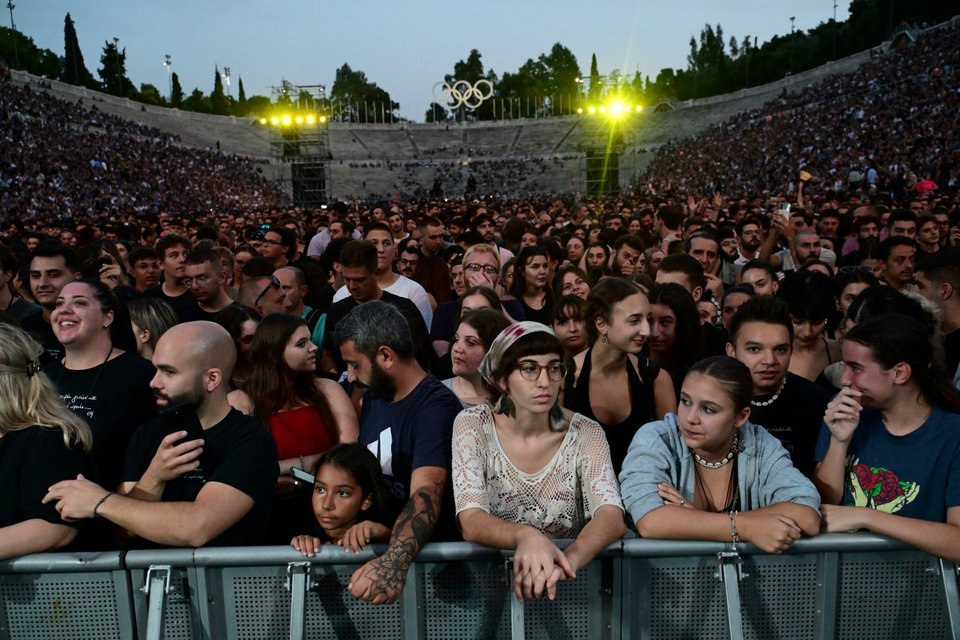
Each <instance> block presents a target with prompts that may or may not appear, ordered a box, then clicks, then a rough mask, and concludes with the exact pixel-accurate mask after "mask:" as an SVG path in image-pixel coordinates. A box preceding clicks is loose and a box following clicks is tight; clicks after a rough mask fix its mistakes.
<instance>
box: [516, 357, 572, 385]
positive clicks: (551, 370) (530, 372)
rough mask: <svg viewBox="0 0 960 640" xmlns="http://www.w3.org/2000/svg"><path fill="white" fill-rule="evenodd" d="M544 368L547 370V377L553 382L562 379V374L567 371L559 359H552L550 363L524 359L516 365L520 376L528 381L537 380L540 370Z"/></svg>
mask: <svg viewBox="0 0 960 640" xmlns="http://www.w3.org/2000/svg"><path fill="white" fill-rule="evenodd" d="M544 369H546V370H547V377H548V378H550V379H551V380H553V381H554V382H556V381H557V380H562V379H563V376H565V375H566V373H567V367H566V366H565V365H564V364H563V363H562V362H560V361H559V360H554V361H553V362H551V363H550V364H537V363H536V362H531V361H529V360H525V361H523V362H521V363H520V364H518V365H517V371H519V372H520V377H521V378H523V379H524V380H529V381H530V382H536V381H537V380H539V379H540V372H541V371H543V370H544Z"/></svg>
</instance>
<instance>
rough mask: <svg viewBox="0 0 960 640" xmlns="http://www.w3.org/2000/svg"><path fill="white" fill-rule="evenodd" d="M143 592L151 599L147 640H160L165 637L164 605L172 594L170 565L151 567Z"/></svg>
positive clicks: (148, 608)
mask: <svg viewBox="0 0 960 640" xmlns="http://www.w3.org/2000/svg"><path fill="white" fill-rule="evenodd" d="M143 592H144V593H145V594H147V595H148V596H149V597H150V600H149V604H148V606H147V634H146V638H145V640H160V638H162V637H163V614H164V604H165V603H166V599H167V594H168V593H170V565H150V568H149V569H147V577H146V580H144V582H143Z"/></svg>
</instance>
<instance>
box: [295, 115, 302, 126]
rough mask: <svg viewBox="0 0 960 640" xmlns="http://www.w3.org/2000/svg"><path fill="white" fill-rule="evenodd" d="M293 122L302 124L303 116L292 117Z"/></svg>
mask: <svg viewBox="0 0 960 640" xmlns="http://www.w3.org/2000/svg"><path fill="white" fill-rule="evenodd" d="M294 122H296V123H297V124H303V116H297V117H296V118H294Z"/></svg>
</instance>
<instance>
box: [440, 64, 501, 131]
mask: <svg viewBox="0 0 960 640" xmlns="http://www.w3.org/2000/svg"><path fill="white" fill-rule="evenodd" d="M443 79H444V82H446V83H447V85H448V86H450V87H453V83H454V82H457V81H460V80H463V81H465V82H469V83H470V85H471V86H476V83H477V82H479V81H480V80H486V81H488V82H489V83H490V84H491V85H492V86H493V88H494V90H496V87H497V84H498V82H497V74H495V73H494V72H493V70H492V69H491V70H490V71H485V70H484V68H483V56H481V55H480V52H479V51H478V50H476V49H471V50H470V54H469V55H467V59H466V60H458V61H457V62H456V63H455V64H454V65H453V73H452V74H450V73H448V74H447V75H445V76H444V77H443ZM478 89H480V90H481V91H482V92H483V95H484V96H486V95H487V91H486V85H485V83H484V84H481V86H480V87H478ZM476 102H477V101H476V100H471V103H473V104H476ZM446 106H449V105H446ZM493 114H494V110H493V94H492V93H491V94H490V99H488V100H484V101H483V102H481V103H480V106H479V108H477V109H469V108H468V107H467V106H466V105H460V106H458V107H457V108H456V115H454V113H453V112H452V111H451V114H450V117H451V118H454V117H456V118H457V119H459V120H492V119H493Z"/></svg>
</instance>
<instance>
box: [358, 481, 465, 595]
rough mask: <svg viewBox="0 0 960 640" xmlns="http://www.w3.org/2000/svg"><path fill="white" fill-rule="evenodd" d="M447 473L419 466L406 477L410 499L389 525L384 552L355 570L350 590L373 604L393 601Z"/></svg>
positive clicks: (434, 514) (433, 517)
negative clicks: (390, 531)
mask: <svg viewBox="0 0 960 640" xmlns="http://www.w3.org/2000/svg"><path fill="white" fill-rule="evenodd" d="M448 475H449V472H448V471H447V470H446V469H444V468H442V467H420V468H418V469H415V470H414V471H413V475H412V476H411V478H410V500H409V501H408V502H407V505H406V506H405V507H404V508H403V511H401V512H400V516H399V517H398V518H397V522H396V523H395V524H394V525H393V533H392V534H391V536H390V546H388V547H387V550H386V551H385V552H384V554H383V555H382V556H380V557H378V558H374V559H373V560H371V561H370V562H368V563H366V564H365V565H363V566H362V567H360V568H359V569H357V570H356V571H355V572H354V574H353V577H351V578H350V593H351V594H352V595H353V596H354V597H355V598H359V599H361V600H364V601H366V602H372V603H374V604H385V603H390V602H394V601H396V599H397V598H399V597H400V594H401V593H402V592H403V585H404V584H405V583H406V581H407V570H408V569H409V568H410V565H411V563H413V559H414V558H416V557H417V554H418V553H420V549H422V548H423V545H425V544H426V543H427V541H428V540H430V536H431V534H433V528H434V526H436V524H437V518H438V517H439V515H440V504H441V503H442V502H443V491H444V487H445V486H446V482H447V477H448Z"/></svg>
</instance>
